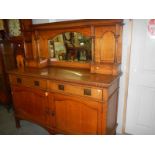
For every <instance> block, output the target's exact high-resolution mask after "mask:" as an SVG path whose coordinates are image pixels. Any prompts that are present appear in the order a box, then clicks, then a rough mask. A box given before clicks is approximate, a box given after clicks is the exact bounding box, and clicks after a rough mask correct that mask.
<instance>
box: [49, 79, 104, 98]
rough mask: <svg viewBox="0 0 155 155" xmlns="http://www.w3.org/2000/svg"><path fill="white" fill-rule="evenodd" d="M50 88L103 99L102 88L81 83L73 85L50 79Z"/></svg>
mask: <svg viewBox="0 0 155 155" xmlns="http://www.w3.org/2000/svg"><path fill="white" fill-rule="evenodd" d="M48 89H49V90H51V91H56V92H64V93H69V94H73V95H80V96H87V97H90V98H94V99H98V100H102V89H100V88H94V87H84V86H80V85H76V84H75V85H71V84H64V83H57V82H53V81H49V83H48Z"/></svg>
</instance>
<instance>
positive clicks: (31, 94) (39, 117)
mask: <svg viewBox="0 0 155 155" xmlns="http://www.w3.org/2000/svg"><path fill="white" fill-rule="evenodd" d="M13 102H14V108H15V113H16V114H17V115H20V116H22V117H24V118H27V119H31V120H32V121H36V122H39V123H44V122H45V121H46V119H45V118H46V113H45V109H46V104H47V99H46V96H45V93H44V92H43V91H41V90H36V89H33V90H32V89H31V88H26V87H13Z"/></svg>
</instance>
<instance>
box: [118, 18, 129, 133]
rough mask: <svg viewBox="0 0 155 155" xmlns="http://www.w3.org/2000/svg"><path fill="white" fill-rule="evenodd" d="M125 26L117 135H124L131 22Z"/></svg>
mask: <svg viewBox="0 0 155 155" xmlns="http://www.w3.org/2000/svg"><path fill="white" fill-rule="evenodd" d="M124 24H125V25H124V26H123V41H122V65H121V70H122V76H121V78H120V89H119V100H118V117H117V123H118V127H117V133H118V134H121V133H122V121H123V108H124V95H125V79H126V76H125V73H126V71H127V69H126V67H127V53H128V48H129V46H130V45H129V35H130V34H129V20H127V19H126V20H124Z"/></svg>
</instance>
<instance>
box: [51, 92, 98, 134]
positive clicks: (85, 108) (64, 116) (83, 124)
mask: <svg viewBox="0 0 155 155" xmlns="http://www.w3.org/2000/svg"><path fill="white" fill-rule="evenodd" d="M54 106H55V107H54V108H55V127H56V130H57V131H58V132H60V133H61V132H62V133H63V132H65V133H68V134H98V130H99V126H98V124H99V123H100V122H99V119H98V118H99V109H100V108H101V107H100V103H98V102H94V101H89V100H87V101H85V100H84V99H82V98H81V99H80V98H75V97H69V96H65V95H60V94H55V95H54Z"/></svg>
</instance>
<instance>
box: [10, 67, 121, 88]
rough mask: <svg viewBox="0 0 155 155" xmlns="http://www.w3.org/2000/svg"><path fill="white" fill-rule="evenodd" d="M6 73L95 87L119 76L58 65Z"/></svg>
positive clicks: (105, 84) (102, 85)
mask: <svg viewBox="0 0 155 155" xmlns="http://www.w3.org/2000/svg"><path fill="white" fill-rule="evenodd" d="M8 73H9V74H15V75H19V76H20V75H21V76H30V77H35V78H44V79H49V80H58V81H62V82H72V83H77V84H82V85H90V86H97V87H109V86H110V85H111V84H112V83H113V82H114V81H115V80H116V79H117V78H118V77H119V76H112V75H102V74H96V73H90V71H89V70H84V69H69V68H59V67H52V68H42V69H35V68H25V69H24V70H12V71H9V72H8Z"/></svg>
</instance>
